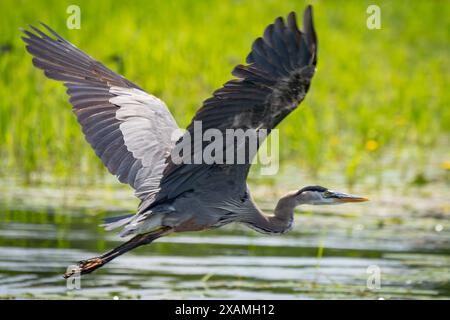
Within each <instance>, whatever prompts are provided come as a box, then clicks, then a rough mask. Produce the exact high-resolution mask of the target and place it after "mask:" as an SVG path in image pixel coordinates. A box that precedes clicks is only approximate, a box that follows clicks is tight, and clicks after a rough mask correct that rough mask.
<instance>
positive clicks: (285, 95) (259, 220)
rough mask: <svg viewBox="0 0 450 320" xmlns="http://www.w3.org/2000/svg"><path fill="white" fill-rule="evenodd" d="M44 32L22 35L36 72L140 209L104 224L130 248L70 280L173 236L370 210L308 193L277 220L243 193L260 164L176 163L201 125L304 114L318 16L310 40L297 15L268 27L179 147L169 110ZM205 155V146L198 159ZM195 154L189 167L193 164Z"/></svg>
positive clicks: (260, 123)
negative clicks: (317, 210) (324, 212)
mask: <svg viewBox="0 0 450 320" xmlns="http://www.w3.org/2000/svg"><path fill="white" fill-rule="evenodd" d="M42 25H43V27H44V28H45V29H46V30H47V32H43V31H41V30H40V29H38V28H35V27H33V26H30V28H31V30H22V31H23V32H24V33H25V36H24V37H22V39H23V40H24V41H25V43H26V48H27V50H28V52H29V53H31V55H32V56H33V64H34V66H36V67H37V68H39V69H42V70H44V73H45V75H46V76H47V77H48V78H50V79H55V80H59V81H62V82H64V84H65V86H66V87H67V94H68V95H69V96H70V103H71V104H72V106H73V112H74V114H75V115H76V117H77V119H78V122H79V123H80V124H81V127H82V130H83V133H84V135H85V137H86V140H87V141H88V142H89V143H90V145H91V146H92V148H93V149H94V150H95V153H96V154H97V156H98V157H100V159H101V160H102V162H103V163H104V165H105V166H106V167H107V168H108V170H109V172H111V173H112V174H113V175H116V176H117V177H118V179H119V181H120V182H122V183H127V184H129V185H130V186H131V187H132V188H134V190H135V195H136V196H137V197H138V198H139V199H140V200H141V202H140V204H139V206H138V208H137V211H136V213H135V214H131V215H127V216H121V217H114V218H109V219H105V220H106V221H105V223H104V224H103V226H104V227H105V229H106V230H112V229H117V228H122V230H121V232H120V235H121V236H122V237H127V236H131V239H129V240H128V241H126V242H124V243H123V244H121V245H120V246H118V247H116V248H114V249H112V250H110V251H108V252H106V253H104V254H102V255H100V256H98V257H94V258H91V259H87V260H83V261H80V262H79V263H78V266H77V267H76V268H74V269H73V270H70V271H68V272H66V273H65V275H64V276H65V277H70V276H71V275H73V274H75V273H80V274H87V273H90V272H92V271H94V270H96V269H98V268H100V267H102V266H103V265H105V264H106V263H108V262H109V261H111V260H113V259H115V258H116V257H118V256H120V255H122V254H124V253H125V252H127V251H130V250H132V249H135V248H137V247H139V246H142V245H146V244H149V243H151V242H152V241H154V240H155V239H157V238H160V237H162V236H166V235H168V234H170V233H172V232H184V231H200V230H206V229H212V228H217V227H220V226H223V225H226V224H229V223H232V222H237V223H242V224H245V225H247V226H248V227H250V228H252V229H255V230H256V231H259V232H261V233H265V234H283V233H285V232H287V231H289V230H290V229H291V227H292V223H293V218H294V209H295V208H296V207H297V206H299V205H302V204H312V205H331V204H340V203H345V202H362V201H367V199H366V198H363V197H359V196H354V195H350V194H346V193H341V192H336V191H332V190H329V189H327V188H324V187H321V186H308V187H304V188H301V189H299V190H295V191H291V192H289V193H287V194H286V195H285V196H283V197H282V198H281V199H280V200H279V201H278V203H277V205H276V207H275V210H274V213H273V214H272V215H266V214H264V213H263V212H262V211H261V210H260V209H259V208H258V206H257V205H256V203H255V202H254V201H253V199H252V197H251V195H250V191H249V189H248V186H247V183H246V180H247V175H248V172H249V169H250V166H251V160H252V158H253V156H254V154H252V155H250V156H249V157H247V158H246V161H245V162H244V163H241V164H236V163H234V164H230V163H221V162H216V163H209V164H206V163H192V162H189V161H185V162H181V163H178V162H175V161H173V158H172V156H171V151H172V150H173V149H174V148H176V146H177V145H179V144H183V143H185V141H186V139H184V137H185V136H186V135H187V134H194V127H195V126H194V123H195V122H201V123H202V128H201V130H202V132H203V131H205V130H207V129H211V128H213V129H216V130H219V132H225V131H226V130H227V129H252V130H254V131H258V130H263V129H264V130H267V131H268V132H270V130H272V129H273V128H274V127H276V126H277V124H278V123H280V122H281V121H282V120H283V119H284V118H285V117H286V116H287V115H288V114H290V113H291V112H292V111H293V110H294V109H296V108H297V106H298V105H299V103H300V102H301V101H302V100H303V99H304V97H305V95H306V93H307V91H308V89H309V86H310V82H311V79H312V77H313V75H314V72H315V69H316V63H317V37H316V33H315V30H314V26H313V19H312V8H311V6H308V7H307V8H306V10H305V12H304V17H303V30H300V29H299V28H298V26H297V22H296V15H295V13H294V12H291V13H290V14H289V15H288V17H287V19H286V20H284V19H283V18H281V17H279V18H277V19H276V20H275V21H274V23H272V24H270V25H269V26H268V27H267V28H266V29H265V31H264V35H263V36H262V37H259V38H257V39H256V40H255V41H254V43H253V45H252V49H251V52H250V54H249V55H248V56H247V59H246V64H240V65H238V66H236V67H235V68H234V70H233V71H232V74H233V76H235V79H233V80H230V81H228V82H226V83H225V84H224V85H223V87H221V88H219V89H218V90H216V91H215V92H214V93H213V94H212V97H211V98H209V99H207V100H205V101H204V102H203V105H202V107H201V108H200V109H199V110H198V111H197V113H196V114H195V116H194V118H193V120H192V122H191V124H190V125H189V126H188V128H187V130H186V132H185V133H184V134H183V135H182V136H181V137H180V138H179V139H178V140H175V141H174V139H172V134H173V132H174V131H176V130H178V129H179V127H178V126H177V124H176V122H175V119H174V118H173V116H172V115H171V113H170V112H169V110H168V108H167V107H166V105H165V104H164V102H163V101H161V100H160V99H158V98H156V97H155V96H153V95H151V94H148V93H146V92H145V91H144V90H143V89H141V88H140V87H139V86H137V85H136V84H134V83H132V82H131V81H129V80H127V79H125V78H124V77H122V76H120V75H118V74H116V73H115V72H113V71H111V70H110V69H108V68H107V67H105V66H104V65H103V64H101V63H100V62H98V61H96V60H94V59H93V58H91V57H90V56H88V55H87V54H85V53H84V52H82V51H81V50H79V49H78V48H77V47H75V46H74V45H72V44H71V43H70V42H68V41H67V40H65V39H63V38H62V37H61V36H59V35H58V34H57V33H56V32H55V31H53V30H52V29H51V28H49V27H48V26H46V25H45V24H42ZM207 145H208V143H207V142H204V143H203V144H202V145H201V149H204V148H205V147H206V146H207ZM244 146H245V147H244V148H246V147H247V145H245V144H244ZM258 146H259V145H258ZM225 147H226V145H224V148H225ZM236 148H237V147H236ZM193 149H194V150H192V151H191V153H192V154H188V155H183V157H184V156H188V158H189V157H190V156H194V153H195V152H196V151H195V148H193ZM197 151H198V150H197ZM200 151H201V150H200ZM224 154H225V152H224Z"/></svg>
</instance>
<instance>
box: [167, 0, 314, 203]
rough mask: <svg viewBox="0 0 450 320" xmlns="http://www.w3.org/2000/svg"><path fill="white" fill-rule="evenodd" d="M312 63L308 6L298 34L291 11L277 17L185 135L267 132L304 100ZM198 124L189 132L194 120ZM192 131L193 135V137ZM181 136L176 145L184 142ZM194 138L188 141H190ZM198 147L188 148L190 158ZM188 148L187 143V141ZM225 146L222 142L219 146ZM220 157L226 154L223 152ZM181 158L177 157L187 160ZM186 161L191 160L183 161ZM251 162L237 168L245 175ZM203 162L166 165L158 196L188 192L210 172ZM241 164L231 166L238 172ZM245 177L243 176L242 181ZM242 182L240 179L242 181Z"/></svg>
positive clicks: (311, 29)
mask: <svg viewBox="0 0 450 320" xmlns="http://www.w3.org/2000/svg"><path fill="white" fill-rule="evenodd" d="M316 62H317V39H316V33H315V31H314V26H313V20H312V8H311V6H309V7H307V9H306V10H305V14H304V19H303V31H300V30H299V29H298V27H297V22H296V16H295V13H293V12H292V13H290V14H289V15H288V18H287V22H285V21H284V20H283V19H282V18H277V19H276V20H275V22H274V23H273V24H270V25H269V26H268V27H267V28H266V30H265V32H264V36H263V37H262V38H258V39H256V41H255V42H254V43H253V46H252V51H251V52H250V54H249V55H248V57H247V65H238V66H236V67H235V68H234V70H233V72H232V74H233V75H234V76H236V77H237V78H238V79H234V80H231V81H228V82H227V83H225V85H224V86H223V87H222V88H220V89H218V90H217V91H215V92H214V94H213V96H212V97H211V98H209V99H207V100H206V101H205V102H204V103H203V107H202V108H201V109H199V110H198V112H197V114H196V115H195V117H194V118H193V121H192V123H191V124H190V125H189V127H188V129H187V132H186V135H190V137H194V138H195V135H197V134H203V133H204V132H205V131H206V130H208V129H211V128H214V129H218V130H220V132H221V133H222V134H225V132H226V130H227V129H244V130H245V129H251V130H255V131H258V130H261V129H265V130H267V131H268V132H270V130H271V129H273V128H274V127H275V126H276V125H277V124H278V123H279V122H280V121H282V120H283V119H284V118H285V117H286V116H287V115H288V114H289V113H290V112H292V111H293V110H294V109H295V108H297V106H298V105H299V103H300V102H301V101H302V100H303V99H304V97H305V95H306V93H307V91H308V89H309V86H310V82H311V79H312V77H313V74H314V72H315V67H316ZM195 121H198V122H201V128H200V129H199V127H197V129H195V127H196V126H195V124H194V122H195ZM194 131H195V134H194ZM186 135H185V136H183V137H182V139H181V140H180V141H179V142H178V143H177V146H179V144H185V143H192V142H186V141H188V140H185V137H186ZM191 140H194V139H191ZM208 143H209V142H203V145H202V146H203V148H200V149H199V148H197V149H196V148H195V147H194V146H193V147H192V148H190V149H191V150H192V151H191V154H190V156H192V157H191V158H195V156H194V154H195V153H196V152H202V149H204V148H205V147H206V145H208ZM192 144H193V143H192ZM223 145H224V146H225V145H226V144H225V143H224V144H223ZM222 154H223V155H225V154H226V151H225V150H224V151H223V152H222ZM188 158H189V157H186V156H185V155H183V159H188ZM189 160H190V161H191V162H192V159H189ZM251 160H252V159H251V158H250V159H247V161H249V162H248V163H247V164H246V165H245V166H243V168H240V170H244V172H248V168H249V167H250V163H251ZM210 167H211V166H210V165H207V164H186V163H181V164H176V163H174V161H172V162H170V163H169V165H168V166H167V167H166V169H165V172H164V177H163V179H162V181H161V192H160V194H159V195H158V197H159V196H162V197H164V196H165V197H168V198H171V197H173V196H176V195H177V194H179V193H181V192H183V191H186V190H189V188H190V187H191V186H192V184H193V183H194V181H195V179H197V178H198V177H200V176H202V175H203V174H204V173H205V172H206V171H207V170H209V169H210ZM238 167H242V166H236V165H235V166H234V167H233V168H238ZM245 178H246V173H244V174H243V179H244V180H245ZM244 183H245V181H244Z"/></svg>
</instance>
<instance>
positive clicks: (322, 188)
mask: <svg viewBox="0 0 450 320" xmlns="http://www.w3.org/2000/svg"><path fill="white" fill-rule="evenodd" d="M327 190H328V189H327V188H324V187H321V186H307V187H304V188H302V189H300V190H299V191H298V193H297V194H300V193H302V192H303V191H317V192H325V191H327Z"/></svg>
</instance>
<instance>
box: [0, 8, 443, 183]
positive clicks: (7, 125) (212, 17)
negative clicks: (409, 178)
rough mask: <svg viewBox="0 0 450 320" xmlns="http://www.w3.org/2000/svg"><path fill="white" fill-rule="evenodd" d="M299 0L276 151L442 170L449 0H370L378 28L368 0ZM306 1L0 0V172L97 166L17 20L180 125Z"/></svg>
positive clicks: (354, 174)
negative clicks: (301, 86)
mask: <svg viewBox="0 0 450 320" xmlns="http://www.w3.org/2000/svg"><path fill="white" fill-rule="evenodd" d="M310 2H311V3H312V4H313V5H314V10H315V12H314V18H315V24H316V29H317V33H318V37H319V63H318V72H317V74H316V76H315V78H314V79H313V83H312V86H311V90H310V92H309V94H308V95H307V98H306V100H305V101H304V102H303V104H302V106H301V108H299V109H298V110H296V111H295V112H294V113H293V114H292V115H290V116H289V117H288V118H287V119H286V120H285V121H284V122H283V123H282V124H281V125H280V127H279V129H280V130H281V132H280V138H281V139H280V140H281V147H280V151H281V155H280V161H281V162H282V164H283V163H289V162H292V163H295V165H296V166H298V167H300V168H302V169H303V170H305V172H306V171H307V172H310V173H312V174H317V175H320V174H323V173H329V172H330V171H333V172H338V173H339V174H341V175H343V176H345V178H346V182H347V183H349V184H353V183H355V182H356V181H358V179H363V178H364V177H367V176H373V175H375V176H376V175H378V174H379V173H380V172H382V171H383V170H385V169H386V168H389V169H393V170H396V171H398V172H405V173H407V174H408V175H410V174H411V172H413V173H414V175H415V176H417V177H419V178H420V177H422V176H423V172H424V171H425V169H426V168H427V167H428V166H429V165H430V164H431V165H433V166H437V167H439V168H438V169H440V170H448V167H449V166H448V163H449V162H448V160H450V159H449V158H448V157H449V154H448V149H449V148H448V146H449V132H450V130H449V129H450V108H449V102H450V99H449V97H450V93H449V90H448V88H449V85H450V83H449V74H450V72H449V71H450V70H449V68H450V58H449V39H450V37H449V31H450V19H448V17H449V16H450V5H449V3H448V2H446V1H377V3H378V4H379V6H380V7H381V19H382V20H381V21H382V28H381V30H369V29H367V27H366V19H367V13H366V8H367V6H368V5H369V4H372V1H310ZM306 3H307V2H304V1H298V0H292V1H279V0H264V1H263V0H259V1H238V0H235V1H221V0H208V1H194V0H192V1H189V0H177V1H159V0H154V1H149V0H145V1H105V0H101V1H75V2H74V1H56V0H55V1H9V0H1V7H2V11H3V12H4V14H3V17H2V19H1V20H0V28H1V30H2V32H1V33H0V156H1V158H0V159H1V160H0V176H11V175H14V176H17V177H20V178H21V179H23V181H26V182H28V183H37V182H39V181H40V180H41V179H43V178H44V177H47V176H50V177H53V178H58V179H62V180H63V181H69V182H70V183H77V182H78V183H84V182H86V180H84V179H86V177H88V179H90V180H89V183H92V182H98V181H99V180H101V179H102V177H104V176H107V175H108V174H107V171H106V169H104V168H103V165H102V164H101V162H100V160H98V159H97V158H96V156H95V154H94V152H93V151H92V150H91V148H90V146H89V145H88V144H87V143H86V142H85V141H84V138H83V136H82V134H81V131H80V128H79V125H78V123H77V122H76V119H75V117H74V116H73V115H72V113H71V112H70V105H69V103H68V101H67V100H68V99H67V97H66V94H65V90H64V87H63V86H62V85H61V84H60V83H56V82H55V81H50V80H47V79H45V77H44V75H43V74H42V72H41V71H40V70H37V69H35V68H34V67H33V66H32V64H31V57H30V55H29V54H28V53H26V51H25V49H24V44H23V43H22V41H21V39H20V36H21V32H20V31H19V30H18V29H19V27H25V26H27V25H28V24H29V23H32V24H36V21H43V22H45V23H47V24H48V25H50V26H51V27H52V28H53V29H55V30H56V31H57V32H58V33H60V34H61V35H62V36H64V37H65V38H66V39H68V40H69V41H71V42H72V43H74V44H75V45H77V46H78V47H79V48H81V49H82V50H83V51H85V52H87V53H88V54H90V55H91V56H93V57H94V58H96V59H97V60H99V61H101V62H103V63H104V64H106V65H107V66H108V67H110V68H111V69H113V70H115V71H117V72H119V73H121V74H123V75H124V76H125V77H127V78H128V79H130V80H132V81H133V82H135V83H137V84H139V85H140V86H141V87H143V88H145V89H146V90H147V91H148V92H150V93H152V94H154V95H156V96H158V97H160V98H161V99H163V100H164V101H165V102H166V104H167V105H168V106H169V108H170V110H171V111H172V112H173V113H174V116H175V118H176V119H177V121H178V124H179V125H180V126H181V127H184V126H186V125H187V124H188V123H189V121H190V119H191V117H192V115H193V114H194V112H195V110H196V109H197V108H199V107H200V105H201V102H202V101H203V100H204V99H206V98H208V97H209V96H210V94H211V93H212V91H213V90H214V89H215V88H218V87H219V86H221V85H222V84H223V83H224V82H226V81H227V80H229V79H230V78H231V75H230V72H231V70H232V68H233V66H234V65H236V64H238V63H242V62H244V59H245V57H246V55H247V53H248V51H249V49H250V46H251V43H252V41H253V40H254V39H255V38H256V37H258V36H260V35H261V34H262V32H263V30H264V28H265V27H266V26H267V25H268V24H269V23H271V22H272V21H273V20H274V19H275V18H276V17H277V16H279V15H282V16H286V15H287V13H288V12H290V11H292V10H295V11H297V12H298V13H301V12H302V11H303V9H304V7H305V5H306ZM71 4H78V5H79V6H80V8H81V30H69V29H67V27H66V19H67V17H68V14H67V13H66V9H67V7H68V6H69V5H71ZM300 19H301V14H300ZM69 179H72V180H69ZM419 180H420V179H419Z"/></svg>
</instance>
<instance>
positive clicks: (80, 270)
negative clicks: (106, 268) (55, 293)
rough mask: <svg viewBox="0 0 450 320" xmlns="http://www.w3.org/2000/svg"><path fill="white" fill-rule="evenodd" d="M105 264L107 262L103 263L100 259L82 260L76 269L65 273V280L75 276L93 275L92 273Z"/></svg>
mask: <svg viewBox="0 0 450 320" xmlns="http://www.w3.org/2000/svg"><path fill="white" fill-rule="evenodd" d="M104 264H105V262H104V261H103V259H101V258H98V257H95V258H91V259H87V260H82V261H80V262H78V265H77V266H76V267H75V268H73V269H72V270H69V271H67V272H66V273H64V278H65V279H67V278H70V277H71V276H73V275H74V274H79V275H81V274H88V273H91V272H92V271H94V270H96V269H98V268H100V267H101V266H103V265H104Z"/></svg>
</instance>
